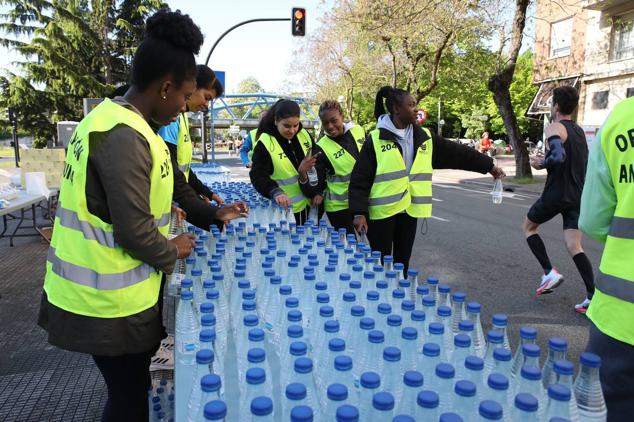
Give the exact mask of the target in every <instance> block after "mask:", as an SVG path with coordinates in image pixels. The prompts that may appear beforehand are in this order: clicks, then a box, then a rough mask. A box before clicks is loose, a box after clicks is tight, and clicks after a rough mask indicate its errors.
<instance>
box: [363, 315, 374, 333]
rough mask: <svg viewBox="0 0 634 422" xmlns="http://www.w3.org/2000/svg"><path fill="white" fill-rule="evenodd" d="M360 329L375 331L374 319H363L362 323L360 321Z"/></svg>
mask: <svg viewBox="0 0 634 422" xmlns="http://www.w3.org/2000/svg"><path fill="white" fill-rule="evenodd" d="M359 327H360V328H361V329H362V330H374V319H372V318H368V317H365V318H361V321H359Z"/></svg>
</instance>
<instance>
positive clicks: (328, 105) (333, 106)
mask: <svg viewBox="0 0 634 422" xmlns="http://www.w3.org/2000/svg"><path fill="white" fill-rule="evenodd" d="M330 110H334V111H338V112H339V114H341V115H342V116H343V115H344V114H343V108H341V104H339V103H338V102H337V101H335V100H326V101H324V102H323V103H321V105H320V106H319V114H320V115H321V113H323V112H324V111H330Z"/></svg>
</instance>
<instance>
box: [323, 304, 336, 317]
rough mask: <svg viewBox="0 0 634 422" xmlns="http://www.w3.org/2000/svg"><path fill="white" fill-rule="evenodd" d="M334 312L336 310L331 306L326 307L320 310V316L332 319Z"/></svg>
mask: <svg viewBox="0 0 634 422" xmlns="http://www.w3.org/2000/svg"><path fill="white" fill-rule="evenodd" d="M334 312H335V311H334V309H333V308H332V306H330V305H324V306H322V307H321V308H319V315H320V316H321V317H324V318H331V317H332V316H333V314H334Z"/></svg>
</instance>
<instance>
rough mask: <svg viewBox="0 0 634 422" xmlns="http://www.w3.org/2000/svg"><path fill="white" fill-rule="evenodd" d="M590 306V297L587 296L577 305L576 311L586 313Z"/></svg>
mask: <svg viewBox="0 0 634 422" xmlns="http://www.w3.org/2000/svg"><path fill="white" fill-rule="evenodd" d="M588 307H590V299H588V298H585V299H584V300H583V302H581V303H578V304H576V305H575V312H579V313H580V314H585V313H586V311H587V310H588Z"/></svg>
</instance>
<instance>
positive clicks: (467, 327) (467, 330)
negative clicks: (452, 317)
mask: <svg viewBox="0 0 634 422" xmlns="http://www.w3.org/2000/svg"><path fill="white" fill-rule="evenodd" d="M458 332H459V333H461V334H466V335H467V336H469V338H470V339H471V345H472V350H471V351H472V354H475V348H474V347H473V344H474V343H475V326H474V325H473V321H471V320H469V319H463V320H462V321H460V322H459V323H458ZM485 353H486V352H485Z"/></svg>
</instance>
